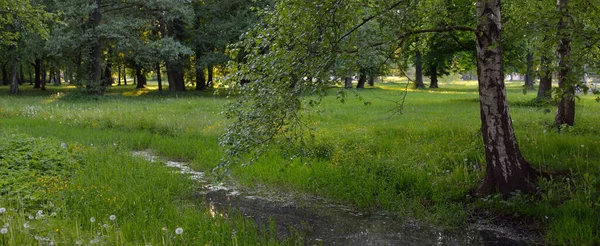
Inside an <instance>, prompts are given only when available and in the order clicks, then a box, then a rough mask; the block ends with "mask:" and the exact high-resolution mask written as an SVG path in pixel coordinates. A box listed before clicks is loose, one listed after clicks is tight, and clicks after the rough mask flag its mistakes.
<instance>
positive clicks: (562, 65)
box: [555, 0, 575, 126]
mask: <svg viewBox="0 0 600 246" xmlns="http://www.w3.org/2000/svg"><path fill="white" fill-rule="evenodd" d="M557 5H558V12H559V14H560V15H561V16H560V19H559V21H558V33H557V36H558V37H559V38H560V41H559V43H558V50H557V52H556V53H557V54H558V67H559V68H558V88H559V89H558V93H560V94H559V95H560V101H559V102H558V105H557V106H558V109H557V111H556V118H555V123H556V125H563V124H567V125H569V126H573V125H575V86H574V82H573V80H572V77H573V75H572V68H571V35H570V34H569V30H568V28H569V22H570V17H569V10H568V6H569V0H558V1H557Z"/></svg>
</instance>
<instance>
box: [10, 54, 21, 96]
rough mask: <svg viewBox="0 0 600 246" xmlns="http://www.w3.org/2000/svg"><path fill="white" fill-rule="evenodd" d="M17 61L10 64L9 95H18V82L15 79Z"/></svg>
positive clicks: (14, 60)
mask: <svg viewBox="0 0 600 246" xmlns="http://www.w3.org/2000/svg"><path fill="white" fill-rule="evenodd" d="M17 73H18V70H17V59H13V60H12V62H11V63H10V94H13V95H17V94H19V80H18V79H17Z"/></svg>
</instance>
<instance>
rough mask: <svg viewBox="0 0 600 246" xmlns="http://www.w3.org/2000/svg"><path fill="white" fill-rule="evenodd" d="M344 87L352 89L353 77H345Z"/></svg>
mask: <svg viewBox="0 0 600 246" xmlns="http://www.w3.org/2000/svg"><path fill="white" fill-rule="evenodd" d="M344 88H345V89H352V78H351V77H345V78H344Z"/></svg>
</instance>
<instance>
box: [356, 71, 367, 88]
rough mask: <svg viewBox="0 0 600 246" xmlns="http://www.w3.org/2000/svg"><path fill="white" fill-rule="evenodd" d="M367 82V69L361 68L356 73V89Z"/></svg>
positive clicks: (363, 86)
mask: <svg viewBox="0 0 600 246" xmlns="http://www.w3.org/2000/svg"><path fill="white" fill-rule="evenodd" d="M366 83H367V71H365V70H364V69H361V70H360V72H359V75H358V83H357V84H356V89H364V88H365V84H366Z"/></svg>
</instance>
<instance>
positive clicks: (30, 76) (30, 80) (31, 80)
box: [28, 69, 33, 85]
mask: <svg viewBox="0 0 600 246" xmlns="http://www.w3.org/2000/svg"><path fill="white" fill-rule="evenodd" d="M28 74H29V85H33V74H32V73H31V69H29V71H28Z"/></svg>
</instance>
